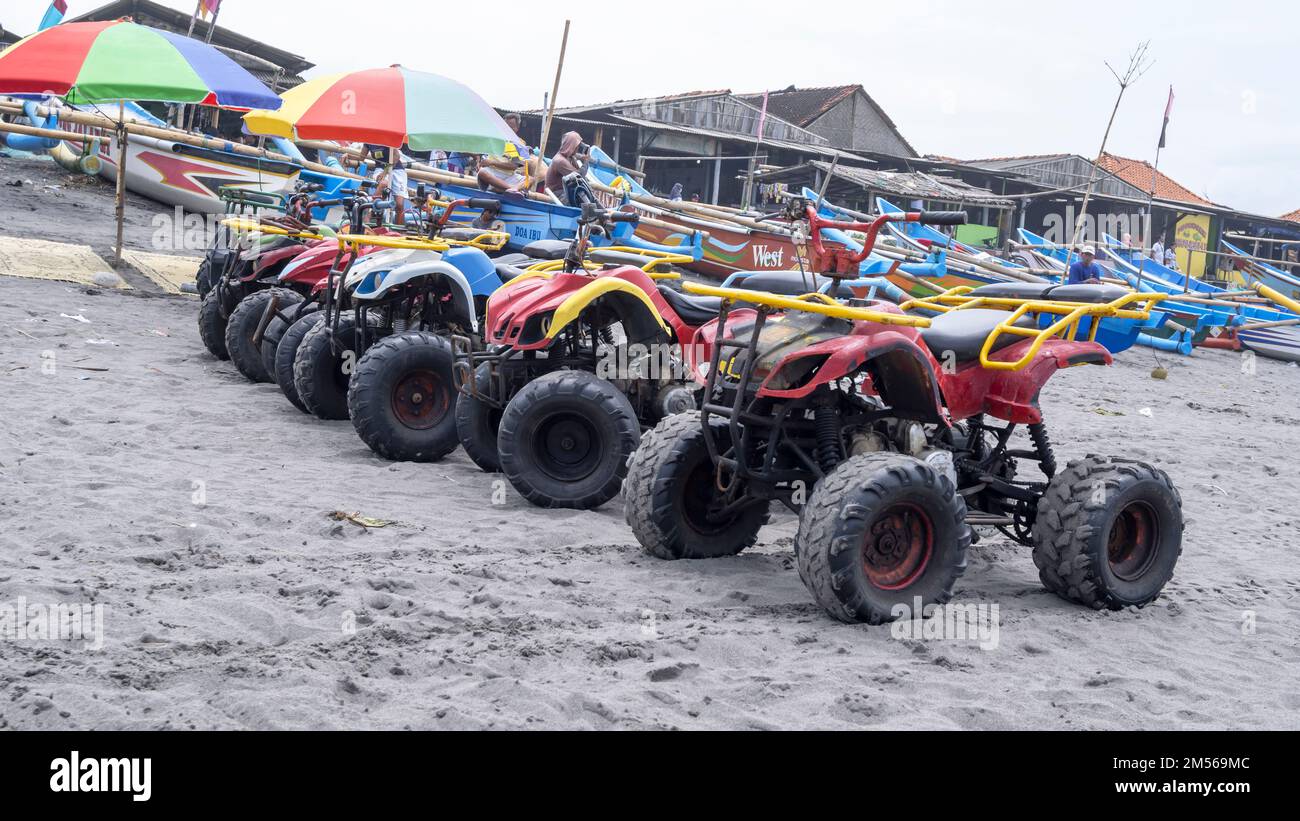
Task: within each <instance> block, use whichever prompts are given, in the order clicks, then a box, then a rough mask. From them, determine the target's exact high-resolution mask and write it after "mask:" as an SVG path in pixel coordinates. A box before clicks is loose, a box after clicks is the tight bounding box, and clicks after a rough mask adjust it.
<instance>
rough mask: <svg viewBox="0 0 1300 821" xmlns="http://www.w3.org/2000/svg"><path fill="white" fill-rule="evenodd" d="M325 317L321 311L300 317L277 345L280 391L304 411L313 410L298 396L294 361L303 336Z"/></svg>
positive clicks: (277, 381) (277, 378)
mask: <svg viewBox="0 0 1300 821" xmlns="http://www.w3.org/2000/svg"><path fill="white" fill-rule="evenodd" d="M324 319H325V317H324V316H323V315H322V314H321V313H320V312H319V311H313V312H311V313H309V314H305V315H303V316H300V317H298V319H297V320H295V321H294V323H293V324H292V325H290V326H289V327H288V328H287V329H286V330H285V332H284V335H283V336H281V337H280V342H279V344H277V345H276V346H275V373H274V376H275V383H276V384H277V385H279V386H280V392H281V393H283V394H284V396H285V398H286V399H288V400H289V401H290V402H291V403H293V406H294V407H295V408H297V409H298V410H300V411H302V412H303V413H311V411H309V410H307V406H306V405H304V404H303V402H302V398H301V397H299V396H298V386H297V384H296V383H295V382H294V378H293V362H294V360H295V359H296V358H297V356H298V349H299V348H301V347H302V340H303V338H304V337H306V336H307V334H308V333H310V332H311V330H312V329H313V328H315V327H316V326H317V325H319V324H321V322H323V321H324Z"/></svg>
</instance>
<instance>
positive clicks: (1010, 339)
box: [921, 308, 1034, 362]
mask: <svg viewBox="0 0 1300 821" xmlns="http://www.w3.org/2000/svg"><path fill="white" fill-rule="evenodd" d="M1010 316H1011V313H1010V312H1008V311H995V310H991V309H983V308H971V309H969V310H957V311H949V312H948V313H946V314H940V315H939V316H936V317H934V318H933V319H932V320H931V321H930V327H928V328H923V329H922V330H921V338H922V339H924V340H925V344H926V345H928V346H929V347H930V352H931V353H933V354H934V355H935V357H936V358H938V359H939V361H940V362H942V361H943V359H944V357H945V356H946V355H947V352H948V351H952V355H953V356H954V357H955V358H956V360H957V361H958V362H970V361H971V360H974V359H979V355H980V349H982V348H983V347H984V340H985V339H988V336H989V334H990V333H992V332H993V329H994V328H996V327H997V326H998V325H1001V324H1002V323H1003V322H1004V321H1006V319H1007V318H1008V317H1010ZM1016 326H1017V327H1021V328H1032V327H1034V322H1033V320H1031V319H1030V318H1029V317H1027V316H1026V317H1021V318H1020V320H1019V321H1017V322H1016ZM1023 339H1028V337H1024V336H1016V335H1015V334H1000V335H999V336H998V338H997V339H996V340H994V342H993V350H995V351H1000V350H1002V349H1003V348H1005V347H1007V346H1009V345H1013V344H1015V343H1016V342H1019V341H1021V340H1023Z"/></svg>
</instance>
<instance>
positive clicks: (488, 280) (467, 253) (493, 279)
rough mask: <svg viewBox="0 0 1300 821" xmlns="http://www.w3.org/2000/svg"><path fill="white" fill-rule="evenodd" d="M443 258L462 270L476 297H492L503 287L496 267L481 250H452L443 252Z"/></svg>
mask: <svg viewBox="0 0 1300 821" xmlns="http://www.w3.org/2000/svg"><path fill="white" fill-rule="evenodd" d="M442 258H443V260H444V261H446V262H448V263H450V264H451V265H454V266H455V267H456V268H457V269H459V270H460V272H461V275H462V276H463V277H464V279H465V282H466V284H467V285H468V287H469V290H470V293H472V294H474V295H475V296H491V295H492V294H493V292H494V291H496V290H497V289H498V288H500V287H501V277H499V276H497V270H496V265H495V264H493V262H492V259H491V258H490V257H489V256H488V255H487V254H485V253H483V251H482V250H481V249H479V248H451V249H448V250H446V251H443V252H442Z"/></svg>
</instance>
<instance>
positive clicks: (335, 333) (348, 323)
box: [293, 316, 362, 419]
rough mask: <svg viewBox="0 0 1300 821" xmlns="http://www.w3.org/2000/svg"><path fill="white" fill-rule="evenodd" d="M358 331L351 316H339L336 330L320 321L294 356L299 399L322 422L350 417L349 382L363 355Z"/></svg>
mask: <svg viewBox="0 0 1300 821" xmlns="http://www.w3.org/2000/svg"><path fill="white" fill-rule="evenodd" d="M355 329H356V322H355V321H354V320H353V318H352V317H350V316H345V317H340V318H339V324H338V327H337V328H333V327H331V326H330V325H329V324H327V323H325V322H321V323H319V324H317V325H316V326H315V327H313V328H312V329H311V330H310V331H308V332H307V335H306V336H304V337H303V339H302V344H301V345H299V346H298V352H297V354H296V355H295V356H294V360H293V384H294V388H296V389H297V391H298V398H299V399H300V400H301V401H302V404H303V406H304V407H306V408H307V410H308V412H309V413H314V414H315V415H316V416H318V417H320V418H321V419H347V418H348V383H349V382H350V381H351V380H352V373H353V372H354V371H355V370H356V367H357V362H358V360H359V359H360V356H361V353H362V352H361V351H358V350H356V330H355ZM331 343H332V344H331Z"/></svg>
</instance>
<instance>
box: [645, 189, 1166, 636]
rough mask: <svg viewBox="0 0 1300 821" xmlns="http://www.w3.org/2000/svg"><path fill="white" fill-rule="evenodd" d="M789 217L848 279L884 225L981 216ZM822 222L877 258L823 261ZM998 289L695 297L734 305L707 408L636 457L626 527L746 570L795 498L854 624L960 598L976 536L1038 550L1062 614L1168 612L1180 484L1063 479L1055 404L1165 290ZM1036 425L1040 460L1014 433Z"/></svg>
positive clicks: (712, 352)
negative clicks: (1080, 609)
mask: <svg viewBox="0 0 1300 821" xmlns="http://www.w3.org/2000/svg"><path fill="white" fill-rule="evenodd" d="M788 218H789V219H790V220H791V221H792V222H798V223H801V225H800V227H801V228H802V229H803V231H802V233H803V235H804V236H806V237H808V238H809V243H810V245H811V246H812V255H811V259H812V261H813V264H814V266H815V268H816V269H817V270H819V271H822V272H824V275H826V276H831V277H834V278H847V277H850V276H855V275H856V271H857V268H858V263H860V262H861V260H862V259H863V258H865V256H866V255H867V254H868V253H869V252H870V250H871V247H872V245H873V244H874V240H875V236H876V233H877V232H878V231H879V230H880V229H881V228H882V227H883V226H884V225H885V224H886V223H887V222H888V221H891V220H898V221H909V222H920V223H923V224H931V225H953V224H960V223H962V222H964V221H965V214H964V212H935V213H907V214H903V213H899V214H893V215H886V216H881V217H878V218H876V219H875V220H873V221H871V222H851V223H846V222H831V221H828V220H823V219H822V218H821V217H819V216H818V214H817V212H816V210H815V209H813V208H811V207H810V206H808V204H807V203H806V202H803V201H796V202H795V203H794V204H793V206H792V208H791V210H790V212H789V214H788ZM824 227H830V228H834V229H840V230H851V231H860V232H863V233H864V234H865V235H866V241H865V243H864V247H863V249H862V250H861V251H860V252H859V253H856V254H855V253H853V252H851V251H846V250H827V249H826V248H824V247H823V246H822V244H821V242H820V236H821V229H822V228H824ZM985 287H986V288H990V289H993V292H992V293H990V294H983V295H982V294H981V293H980V291H981V290H983V289H980V288H977V289H975V290H974V291H969V292H965V291H966V290H967V289H959V292H957V293H952V292H950V293H948V294H946V295H943V296H942V298H938V297H936V298H932V299H929V300H912V301H909V302H905V303H904V304H903V305H901V306H900V305H894V304H892V303H888V302H875V301H872V302H866V301H856V302H851V303H850V304H841V303H837V302H835V301H833V300H830V299H829V298H827V297H825V296H822V295H817V294H810V295H806V296H804V297H798V298H795V297H785V296H778V295H773V294H763V293H758V292H753V291H743V290H737V289H729V288H713V287H709V286H696V285H690V284H687V285H686V286H685V288H686V290H687V291H689V292H693V293H696V294H701V295H708V296H714V297H718V298H720V299H721V300H722V305H721V307H720V312H719V315H718V317H717V319H716V320H714V321H713V322H712V323H710V324H709V325H708V326H706V327H704V328H702V329H701V330H700V333H699V336H698V337H697V341H701V342H702V343H703V344H699V345H696V346H693V347H692V348H690V349H688V353H690V354H693V355H694V358H692V360H691V361H690V363H689V364H690V367H691V370H692V372H693V374H694V376H695V377H696V378H697V379H698V380H699V381H700V382H701V383H702V385H703V392H704V398H703V400H702V402H701V407H700V410H699V411H697V412H691V413H685V414H678V415H674V416H670V417H668V418H666V419H664V420H662V421H661V422H660V423H659V424H658V425H657V426H656V427H655V429H654V430H653V431H650V432H649V433H647V434H646V436H645V437H644V438H643V439H642V442H641V447H640V448H639V449H638V450H637V452H636V454H635V455H634V456H633V458H632V460H631V463H630V465H629V467H628V473H627V478H626V480H625V481H624V485H623V492H624V499H625V508H624V512H625V517H626V520H627V522H628V524H629V525H630V526H631V527H632V530H633V532H634V533H635V535H636V537H637V540H638V541H639V542H640V543H641V545H642V546H643V548H644V549H645V550H646V551H647V552H648V553H650V554H651V555H653V556H657V557H659V558H663V559H689V558H712V557H720V556H730V555H734V554H737V553H739V552H740V551H742V550H744V549H745V548H747V547H749V546H751V545H753V544H754V543H755V541H756V540H757V538H758V534H759V531H760V529H761V528H762V527H763V525H764V524H765V523H766V522H767V521H768V515H769V506H770V503H771V502H772V501H777V502H780V503H781V504H783V505H784V506H786V507H787V508H789V509H790V510H792V511H794V512H795V513H796V514H797V515H798V517H799V528H798V533H797V535H796V537H795V543H794V549H795V560H796V565H797V568H798V572H799V577H800V579H801V580H802V581H803V583H804V584H805V585H806V586H807V588H808V590H809V591H810V592H811V593H812V595H813V598H814V599H815V600H816V602H817V603H818V604H819V605H820V606H821V607H822V608H823V609H825V611H826V612H827V613H829V614H830V615H831V616H833V617H835V618H837V619H840V620H842V621H846V622H866V623H869V624H879V623H882V622H884V621H887V620H893V619H896V618H900V617H908V614H911V615H910V617H911V618H921V617H922V616H923V615H925V614H926V610H927V609H928V608H933V606H935V605H939V604H942V603H944V602H946V601H947V600H948V599H949V598H950V597H951V596H952V593H953V587H954V585H955V584H956V582H957V580H958V579H959V578H960V576H961V575H962V572H963V571H964V570H965V568H966V552H967V548H968V547H969V545H970V544H971V542H972V540H973V539H975V538H976V537H975V535H974V533H973V531H972V526H992V527H996V528H999V529H1000V530H1002V532H1003V533H1004V534H1006V535H1007V536H1009V537H1010V538H1011V539H1013V540H1014V541H1016V542H1018V543H1020V544H1024V545H1028V546H1030V547H1032V549H1033V559H1034V563H1035V565H1036V566H1037V567H1038V570H1039V576H1040V578H1041V580H1042V583H1043V584H1044V586H1045V587H1047V589H1048V590H1050V591H1052V592H1055V593H1057V594H1059V595H1060V596H1062V597H1064V598H1066V599H1069V600H1071V601H1074V602H1078V603H1081V604H1084V605H1087V606H1089V607H1093V608H1110V609H1118V608H1123V607H1127V606H1137V607H1141V606H1143V605H1145V604H1147V603H1149V602H1151V601H1152V600H1154V599H1155V598H1156V597H1157V596H1158V595H1159V593H1160V591H1161V589H1162V588H1163V587H1164V585H1165V583H1166V582H1167V581H1168V580H1169V578H1170V577H1171V575H1172V573H1173V569H1174V565H1175V563H1176V562H1177V560H1178V556H1179V553H1180V551H1181V543H1182V531H1183V518H1182V509H1181V500H1180V497H1179V495H1178V491H1177V490H1176V489H1175V488H1174V486H1173V484H1172V483H1171V482H1170V480H1169V477H1168V476H1167V475H1166V474H1165V473H1164V472H1163V471H1161V470H1159V469H1157V468H1155V467H1153V466H1151V465H1148V464H1145V463H1143V462H1138V461H1134V460H1131V459H1125V458H1114V457H1104V456H1087V457H1085V458H1083V459H1078V460H1074V461H1072V462H1070V463H1069V464H1067V465H1066V466H1065V467H1064V469H1061V468H1060V467H1059V465H1058V463H1057V461H1056V457H1055V455H1054V453H1053V450H1052V445H1051V443H1050V440H1049V438H1048V434H1047V429H1046V427H1045V426H1044V424H1043V415H1042V411H1041V409H1040V407H1039V404H1038V395H1039V391H1040V390H1041V389H1042V387H1043V385H1044V384H1045V383H1046V382H1047V380H1048V379H1049V378H1050V377H1051V376H1052V375H1053V374H1055V373H1056V372H1057V371H1058V370H1060V369H1062V368H1069V367H1074V366H1078V365H1086V364H1094V365H1105V364H1109V363H1110V362H1111V355H1110V353H1109V352H1108V351H1107V350H1106V349H1105V348H1104V347H1103V346H1102V345H1100V344H1098V343H1097V342H1096V341H1095V339H1092V338H1089V337H1091V336H1095V334H1096V326H1097V325H1099V324H1100V320H1101V319H1102V318H1106V317H1118V318H1123V319H1145V318H1146V317H1147V316H1149V312H1150V310H1151V306H1152V305H1153V304H1154V303H1156V302H1158V300H1159V298H1160V297H1159V296H1158V295H1152V294H1145V293H1132V292H1128V293H1126V294H1123V295H1117V296H1115V297H1114V298H1113V299H1109V300H1105V299H1104V298H1103V299H1101V300H1094V301H1088V300H1086V299H1077V300H1071V301H1067V300H1065V299H1064V298H1061V299H1052V298H1039V297H1025V296H1005V295H998V293H997V290H996V289H997V288H998V286H985ZM1043 287H1044V288H1045V289H1046V288H1049V287H1050V286H1048V285H1046V284H1045V285H1044V286H1043ZM1107 295H1109V294H1107ZM1043 317H1049V318H1050V319H1049V320H1048V321H1043V319H1042V318H1043ZM1088 319H1091V320H1092V321H1091V329H1090V330H1087V329H1086V328H1087V325H1086V323H1085V320H1088ZM1022 429H1023V431H1024V432H1025V433H1027V435H1028V436H1027V439H1028V442H1027V446H1026V445H1025V444H1022V443H1019V442H1016V441H1015V440H1014V439H1013V436H1014V435H1015V434H1016V433H1017V431H1018V430H1022ZM1026 466H1029V467H1031V468H1037V472H1038V473H1039V474H1041V475H1039V476H1030V475H1028V474H1027V473H1026ZM917 603H919V604H920V606H921V612H919V613H918V612H915V607H916V604H917Z"/></svg>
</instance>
